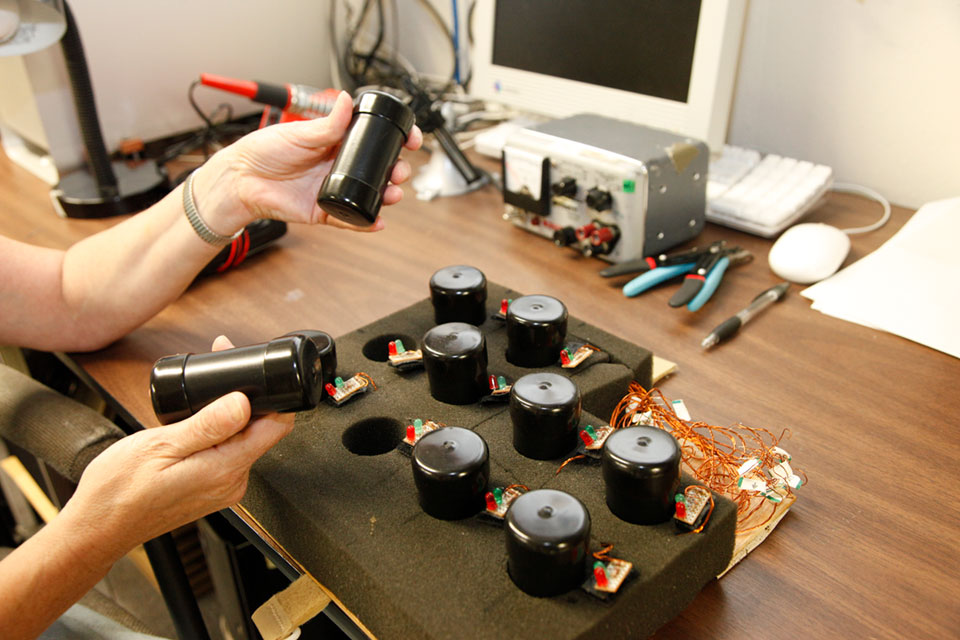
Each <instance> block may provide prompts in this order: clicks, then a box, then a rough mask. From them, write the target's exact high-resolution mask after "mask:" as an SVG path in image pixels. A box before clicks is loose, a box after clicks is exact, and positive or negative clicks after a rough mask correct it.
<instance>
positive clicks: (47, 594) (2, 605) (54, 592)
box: [0, 514, 124, 640]
mask: <svg viewBox="0 0 960 640" xmlns="http://www.w3.org/2000/svg"><path fill="white" fill-rule="evenodd" d="M123 554H124V549H121V548H118V547H115V546H113V543H112V541H110V540H107V539H106V534H105V533H104V532H101V531H96V530H92V529H91V528H90V527H86V528H84V527H77V526H74V523H71V522H70V516H69V515H66V514H61V515H59V516H57V517H56V518H54V519H53V521H52V522H50V524H48V525H46V526H45V527H44V528H43V529H41V530H40V531H39V532H38V533H37V534H36V535H34V536H33V537H32V538H30V539H29V540H27V541H26V542H24V543H23V544H22V545H20V546H19V547H18V548H17V549H15V550H14V551H13V553H11V554H10V555H9V556H7V557H6V558H4V560H3V561H2V562H0V594H2V597H0V638H4V640H21V639H28V638H36V637H37V636H38V635H39V634H40V633H41V632H42V631H43V630H44V629H46V628H47V627H49V626H50V625H51V624H53V622H54V621H55V620H56V619H57V618H58V617H59V616H60V615H61V614H62V613H63V612H64V611H66V610H67V609H69V608H70V606H71V605H73V604H74V603H75V602H76V601H77V600H79V599H80V598H81V597H82V596H83V594H85V593H86V592H87V591H89V590H90V589H91V588H92V587H93V586H94V585H95V584H96V583H97V582H99V581H100V580H101V579H102V578H103V577H104V576H105V575H106V573H107V571H109V570H110V567H111V566H112V565H113V563H114V562H116V561H117V560H118V559H120V557H122V556H123Z"/></svg>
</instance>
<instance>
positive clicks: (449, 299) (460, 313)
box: [430, 265, 487, 326]
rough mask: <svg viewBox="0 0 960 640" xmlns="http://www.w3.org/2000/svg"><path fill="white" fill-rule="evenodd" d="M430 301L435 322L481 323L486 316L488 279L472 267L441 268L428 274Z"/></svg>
mask: <svg viewBox="0 0 960 640" xmlns="http://www.w3.org/2000/svg"><path fill="white" fill-rule="evenodd" d="M430 300H431V302H433V316H434V320H435V321H436V323H437V324H444V323H447V322H466V323H468V324H472V325H477V326H480V325H481V324H483V321H484V320H486V316H487V309H486V303H487V278H486V276H484V275H483V272H482V271H480V270H479V269H477V268H475V267H468V266H466V265H454V266H451V267H444V268H443V269H440V270H438V271H437V272H435V273H434V274H433V276H431V277H430Z"/></svg>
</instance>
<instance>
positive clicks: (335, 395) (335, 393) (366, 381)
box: [323, 372, 376, 407]
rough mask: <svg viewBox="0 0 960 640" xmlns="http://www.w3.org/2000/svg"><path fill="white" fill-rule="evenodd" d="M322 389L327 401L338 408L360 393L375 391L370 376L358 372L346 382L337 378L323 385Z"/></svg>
mask: <svg viewBox="0 0 960 640" xmlns="http://www.w3.org/2000/svg"><path fill="white" fill-rule="evenodd" d="M323 388H324V390H325V391H326V392H327V397H328V399H329V400H330V401H331V402H333V404H334V405H336V406H338V407H339V406H340V405H342V404H343V403H345V402H347V401H348V400H350V399H351V398H354V397H355V396H357V395H359V394H361V393H366V392H367V391H370V390H371V389H376V385H374V384H373V380H371V379H370V376H368V375H367V374H365V373H363V372H360V373H357V374H354V375H353V376H352V377H350V378H347V379H346V380H344V379H343V378H341V377H339V376H338V377H337V378H336V379H335V380H334V381H333V382H328V383H327V384H325V385H324V387H323Z"/></svg>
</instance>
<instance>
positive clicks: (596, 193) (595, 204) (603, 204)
mask: <svg viewBox="0 0 960 640" xmlns="http://www.w3.org/2000/svg"><path fill="white" fill-rule="evenodd" d="M587 206H588V207H590V208H591V209H595V210H597V211H606V210H607V209H609V208H610V207H612V206H613V197H612V196H611V195H610V192H609V191H604V190H603V189H599V188H597V187H594V188H593V189H590V190H589V191H587Z"/></svg>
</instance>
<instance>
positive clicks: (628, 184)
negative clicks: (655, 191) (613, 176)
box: [623, 180, 637, 193]
mask: <svg viewBox="0 0 960 640" xmlns="http://www.w3.org/2000/svg"><path fill="white" fill-rule="evenodd" d="M636 190H637V183H636V182H634V181H633V180H624V181H623V192H624V193H633V192H634V191H636Z"/></svg>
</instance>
